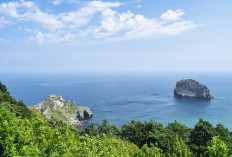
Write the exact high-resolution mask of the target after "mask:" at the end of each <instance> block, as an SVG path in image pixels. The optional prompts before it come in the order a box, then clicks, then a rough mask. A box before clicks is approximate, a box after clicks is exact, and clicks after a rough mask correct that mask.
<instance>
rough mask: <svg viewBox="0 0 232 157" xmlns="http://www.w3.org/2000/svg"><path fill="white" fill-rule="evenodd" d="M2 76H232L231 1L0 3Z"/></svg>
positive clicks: (25, 0)
mask: <svg viewBox="0 0 232 157" xmlns="http://www.w3.org/2000/svg"><path fill="white" fill-rule="evenodd" d="M0 57H1V62H0V72H1V73H6V72H8V73H52V72H53V73H78V72H156V71H159V72H162V71H164V72H182V71H185V72H186V71H187V72H191V71H194V72H195V71H199V72H205V71H207V72H225V71H230V72H231V71H232V68H231V67H232V1H231V0H220V1H219V0H204V1H203V0H125V1H116V0H111V1H86V0H85V1H83V0H50V1H40V0H34V1H29V0H19V1H17V0H14V1H10V0H9V1H8V0H7V1H6V0H0Z"/></svg>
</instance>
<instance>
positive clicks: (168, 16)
mask: <svg viewBox="0 0 232 157" xmlns="http://www.w3.org/2000/svg"><path fill="white" fill-rule="evenodd" d="M184 14H185V12H183V11H182V10H176V11H173V10H168V11H167V12H165V13H163V14H162V15H161V16H160V18H161V19H163V20H170V21H178V20H181V18H180V17H181V16H183V15H184Z"/></svg>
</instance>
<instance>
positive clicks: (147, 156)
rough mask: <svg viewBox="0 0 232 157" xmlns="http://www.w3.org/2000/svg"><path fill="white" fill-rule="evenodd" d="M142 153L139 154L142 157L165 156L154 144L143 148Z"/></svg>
mask: <svg viewBox="0 0 232 157" xmlns="http://www.w3.org/2000/svg"><path fill="white" fill-rule="evenodd" d="M141 150H142V151H141V152H140V154H139V156H140V157H162V156H164V154H163V153H162V152H163V151H162V149H160V148H158V147H157V146H155V145H154V144H152V143H151V144H150V146H148V145H147V144H145V145H143V147H142V148H141Z"/></svg>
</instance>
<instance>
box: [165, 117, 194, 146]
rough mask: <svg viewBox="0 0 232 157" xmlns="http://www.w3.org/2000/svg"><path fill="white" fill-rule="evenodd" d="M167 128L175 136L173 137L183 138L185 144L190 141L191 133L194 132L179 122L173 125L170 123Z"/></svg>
mask: <svg viewBox="0 0 232 157" xmlns="http://www.w3.org/2000/svg"><path fill="white" fill-rule="evenodd" d="M167 128H168V129H170V130H171V132H172V133H173V134H174V135H173V137H176V136H178V137H181V138H182V140H183V141H184V142H185V143H188V142H189V140H190V139H189V136H190V133H191V131H192V129H191V128H189V127H187V126H185V125H183V124H180V123H178V122H177V121H175V122H173V123H169V124H168V126H167Z"/></svg>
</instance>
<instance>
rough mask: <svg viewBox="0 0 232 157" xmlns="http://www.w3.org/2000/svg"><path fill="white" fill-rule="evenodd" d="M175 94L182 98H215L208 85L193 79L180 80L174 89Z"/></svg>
mask: <svg viewBox="0 0 232 157" xmlns="http://www.w3.org/2000/svg"><path fill="white" fill-rule="evenodd" d="M174 96H175V97H180V98H197V99H206V100H210V99H212V98H213V97H212V96H211V94H210V90H209V89H208V87H206V86H205V85H202V84H200V83H199V82H197V81H195V80H192V79H186V80H180V81H178V82H177V83H176V88H175V90H174Z"/></svg>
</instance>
